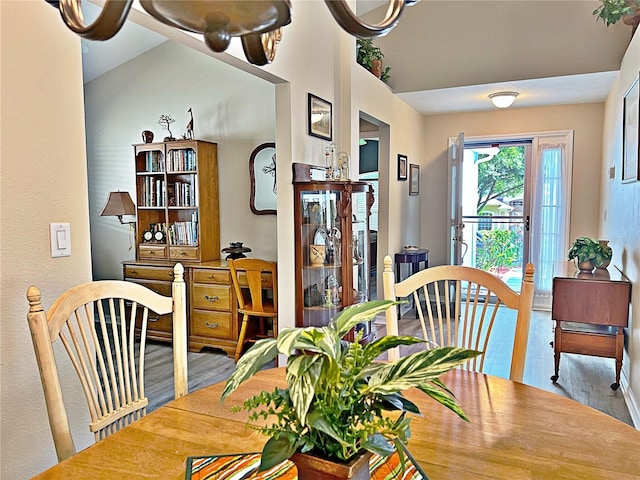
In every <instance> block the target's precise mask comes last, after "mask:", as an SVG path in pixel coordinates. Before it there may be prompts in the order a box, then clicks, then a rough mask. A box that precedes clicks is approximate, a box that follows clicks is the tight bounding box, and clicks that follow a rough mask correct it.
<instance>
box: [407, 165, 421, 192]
mask: <svg viewBox="0 0 640 480" xmlns="http://www.w3.org/2000/svg"><path fill="white" fill-rule="evenodd" d="M419 194H420V165H416V164H414V163H412V164H411V165H409V195H419Z"/></svg>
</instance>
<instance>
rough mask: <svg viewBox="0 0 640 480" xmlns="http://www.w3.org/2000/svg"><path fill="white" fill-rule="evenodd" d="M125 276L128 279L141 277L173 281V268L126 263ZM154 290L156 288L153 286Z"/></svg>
mask: <svg viewBox="0 0 640 480" xmlns="http://www.w3.org/2000/svg"><path fill="white" fill-rule="evenodd" d="M124 277H125V278H126V279H129V278H140V279H142V280H165V281H168V282H173V268H171V267H151V266H147V265H125V267H124ZM150 288H151V287H150ZM152 290H155V289H154V288H152ZM170 294H171V291H170V290H169V295H170ZM163 295H164V294H163Z"/></svg>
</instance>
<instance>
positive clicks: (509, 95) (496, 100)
mask: <svg viewBox="0 0 640 480" xmlns="http://www.w3.org/2000/svg"><path fill="white" fill-rule="evenodd" d="M517 96H518V92H495V93H492V94H491V95H489V98H490V99H491V101H492V102H493V104H494V105H495V106H496V107H498V108H508V107H510V106H511V105H513V102H514V101H515V99H516V97H517Z"/></svg>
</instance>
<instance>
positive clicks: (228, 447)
mask: <svg viewBox="0 0 640 480" xmlns="http://www.w3.org/2000/svg"><path fill="white" fill-rule="evenodd" d="M442 380H443V381H444V383H445V384H446V385H447V386H448V387H449V388H450V389H451V390H452V391H453V392H454V393H455V395H456V398H457V399H458V402H459V404H460V405H461V407H462V408H463V410H464V411H465V413H466V414H467V416H468V417H469V420H470V421H469V422H465V421H463V420H461V419H460V418H459V417H458V416H457V415H455V414H454V413H453V412H451V411H450V410H448V409H446V408H445V407H443V406H442V405H440V404H439V403H437V402H435V401H434V400H433V399H431V398H429V397H427V396H426V395H424V394H423V393H422V392H419V391H417V390H410V391H408V392H406V396H407V397H408V398H410V399H411V400H412V401H413V402H415V403H416V404H417V405H418V406H419V408H420V411H421V413H422V415H423V416H413V417H412V420H411V432H412V435H411V439H410V440H409V443H408V450H409V452H410V453H411V454H412V456H413V457H414V459H415V460H416V461H417V462H418V464H419V465H420V467H422V469H423V470H424V472H425V473H426V474H427V475H428V477H429V479H430V480H438V479H455V480H460V479H491V478H494V479H509V480H514V479H517V480H522V479H581V480H585V479H615V480H625V479H629V480H630V479H635V480H637V479H638V478H640V431H638V430H636V429H634V428H633V427H631V426H629V425H627V424H625V423H623V422H620V421H618V420H616V419H614V418H612V417H610V416H608V415H606V414H604V413H601V412H599V411H597V410H594V409H592V408H590V407H587V406H585V405H582V404H580V403H577V402H575V401H573V400H571V399H568V398H565V397H561V396H559V395H556V394H554V393H551V392H547V391H544V390H540V389H538V388H535V387H530V386H527V385H524V384H521V383H517V382H513V381H510V380H505V379H501V378H498V377H492V376H489V375H484V374H480V373H474V372H469V371H464V370H453V371H450V372H448V373H447V374H445V375H444V376H443V377H442ZM275 386H281V387H284V386H286V384H285V381H284V369H283V368H276V369H271V370H263V371H261V372H259V373H258V374H256V375H255V376H254V377H253V378H252V379H250V380H249V381H247V382H246V383H244V384H243V385H241V386H240V388H238V390H236V391H235V392H234V393H233V394H232V395H231V396H230V397H229V398H227V400H225V402H224V403H220V395H221V393H222V390H223V388H224V383H219V384H216V385H212V386H209V387H205V388H203V389H201V390H198V391H195V392H192V393H190V394H188V395H186V396H184V397H182V398H179V399H177V400H174V401H172V402H170V403H168V404H166V405H164V406H163V407H161V408H159V409H158V410H155V411H154V412H151V413H150V414H148V415H147V416H145V417H144V418H142V419H140V420H139V421H137V422H135V423H133V424H131V425H129V426H127V427H126V428H124V429H122V430H120V431H118V432H116V433H115V434H113V435H111V436H110V437H108V438H106V439H104V440H102V441H101V442H99V443H96V444H94V445H92V446H90V447H88V448H86V449H85V450H83V451H81V452H78V453H77V454H76V455H74V456H72V457H70V458H68V459H66V460H64V461H62V462H60V463H58V464H57V465H55V466H53V467H51V468H50V469H49V470H47V471H45V472H43V473H41V474H40V475H38V476H37V477H34V478H38V479H65V480H68V479H137V478H145V479H149V478H158V479H168V480H171V479H184V478H185V463H186V459H187V457H190V456H203V455H219V454H228V453H244V452H259V451H260V450H261V449H262V446H263V445H264V443H265V441H266V437H265V436H263V435H262V434H260V433H258V432H256V431H255V430H253V429H251V428H248V427H247V425H246V420H247V413H246V412H244V411H240V412H233V411H232V407H233V406H234V405H240V404H242V402H243V400H244V399H246V398H248V397H249V396H251V395H253V394H256V393H258V392H260V391H262V390H272V389H273V388H274V387H275Z"/></svg>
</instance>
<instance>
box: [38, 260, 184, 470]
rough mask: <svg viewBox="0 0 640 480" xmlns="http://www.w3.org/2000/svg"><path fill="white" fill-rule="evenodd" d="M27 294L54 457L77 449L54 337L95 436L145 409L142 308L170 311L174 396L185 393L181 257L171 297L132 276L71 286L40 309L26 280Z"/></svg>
mask: <svg viewBox="0 0 640 480" xmlns="http://www.w3.org/2000/svg"><path fill="white" fill-rule="evenodd" d="M27 298H28V300H29V305H30V307H29V313H28V314H27V319H28V323H29V328H30V330H31V337H32V340H33V345H34V350H35V354H36V359H37V361H38V368H39V370H40V377H41V380H42V384H43V388H44V396H45V403H46V407H47V413H48V416H49V423H50V425H51V431H52V434H53V440H54V444H55V447H56V453H57V455H58V460H60V461H61V460H64V459H65V458H68V457H69V456H71V455H73V454H74V453H75V451H76V450H75V445H74V443H73V439H72V435H71V431H70V429H69V421H68V417H67V410H66V408H65V404H64V399H63V394H62V387H61V384H60V378H59V374H58V368H57V364H56V355H55V353H54V348H53V343H54V342H55V341H58V340H59V341H60V343H61V344H62V345H63V347H64V351H65V352H66V354H67V356H68V358H69V360H70V362H71V364H72V366H73V368H74V370H75V372H76V374H77V376H78V380H79V382H80V385H81V387H82V390H83V392H84V396H85V399H86V401H87V407H88V412H89V417H90V419H91V421H90V424H89V426H88V427H89V430H90V431H91V432H93V433H94V436H95V440H96V441H100V440H102V439H104V438H106V437H107V436H109V435H110V434H112V433H113V432H115V431H117V430H118V429H120V428H124V427H126V426H128V425H130V424H131V423H133V422H135V421H136V420H138V419H140V418H142V417H143V416H144V415H145V414H146V411H147V406H148V403H149V400H148V399H147V398H146V396H145V393H144V360H145V345H146V332H147V326H148V316H149V310H151V311H153V312H155V313H156V314H158V315H165V314H172V315H173V336H174V339H173V342H174V343H173V346H174V389H175V397H176V398H178V397H180V396H182V395H185V394H186V393H187V390H188V385H187V345H186V342H187V334H186V328H187V326H186V286H185V283H184V268H183V266H182V265H181V264H176V266H175V268H174V281H173V285H172V296H171V297H166V296H162V295H159V294H157V293H155V292H153V291H152V290H150V289H149V288H147V287H144V286H142V285H139V284H136V283H132V282H124V281H115V280H105V281H96V282H89V283H85V284H82V285H78V286H75V287H72V288H70V289H69V290H67V291H66V292H65V293H63V294H62V295H60V296H59V297H58V299H57V300H56V301H54V303H53V304H52V306H51V308H49V310H48V311H46V312H45V311H44V308H43V307H42V300H41V294H40V290H39V289H38V288H37V287H35V286H31V287H29V289H28V290H27ZM137 322H138V325H136V323H137ZM138 336H139V341H136V337H138Z"/></svg>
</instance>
